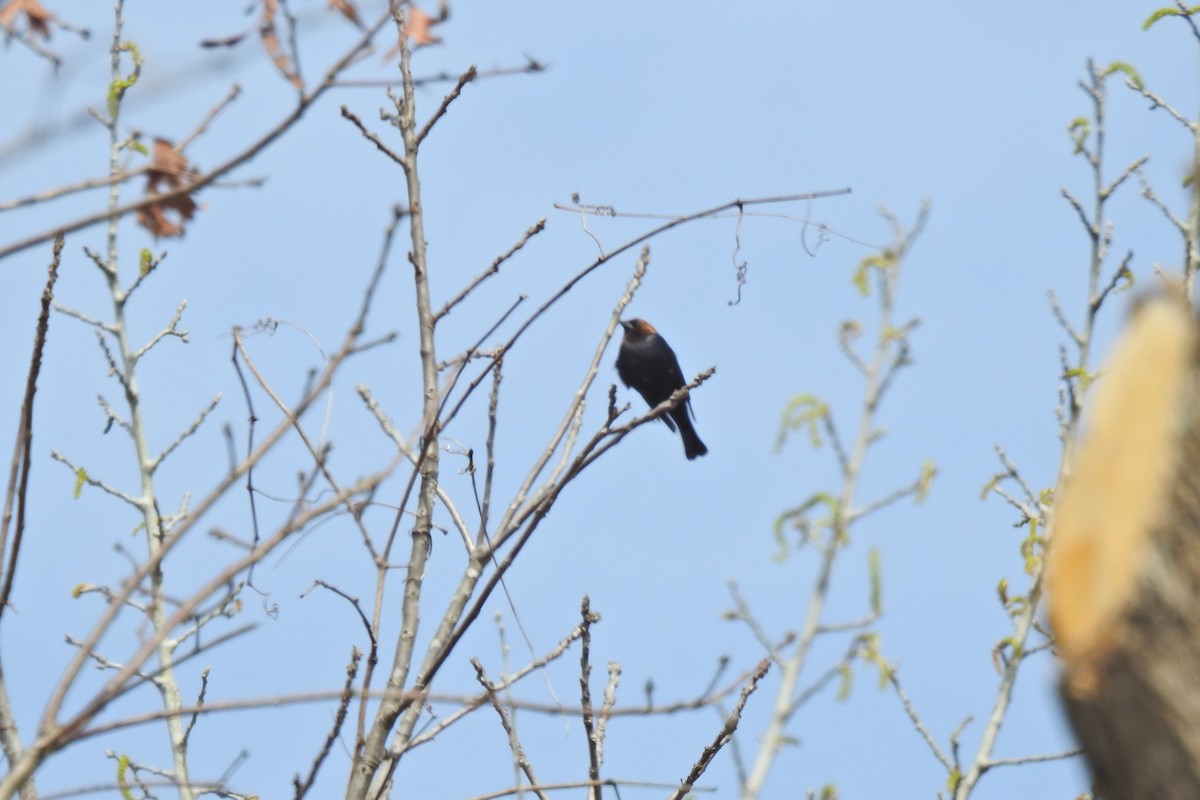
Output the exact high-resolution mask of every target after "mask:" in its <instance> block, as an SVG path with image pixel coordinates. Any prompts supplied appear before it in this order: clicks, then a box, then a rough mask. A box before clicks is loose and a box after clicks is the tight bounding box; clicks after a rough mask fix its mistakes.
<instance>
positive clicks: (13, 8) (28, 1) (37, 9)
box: [0, 0, 54, 39]
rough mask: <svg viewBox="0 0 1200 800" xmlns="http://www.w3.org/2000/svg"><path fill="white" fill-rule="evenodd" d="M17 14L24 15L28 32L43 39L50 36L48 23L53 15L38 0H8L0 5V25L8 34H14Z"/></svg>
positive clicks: (52, 18)
mask: <svg viewBox="0 0 1200 800" xmlns="http://www.w3.org/2000/svg"><path fill="white" fill-rule="evenodd" d="M19 14H24V15H25V24H27V25H28V26H29V32H30V33H32V34H34V35H36V36H41V37H42V38H43V39H49V38H50V23H51V21H53V20H54V15H53V14H52V13H50V12H49V11H47V10H46V9H45V7H43V6H42V4H41V3H39V2H38V0H8V2H7V3H5V4H4V6H3V7H0V26H3V27H4V29H5V30H6V31H8V32H9V33H10V34H15V33H16V32H17V30H16V28H17V16H18V15H19Z"/></svg>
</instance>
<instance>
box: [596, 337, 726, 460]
mask: <svg viewBox="0 0 1200 800" xmlns="http://www.w3.org/2000/svg"><path fill="white" fill-rule="evenodd" d="M621 327H622V328H624V329H625V335H624V336H623V337H622V339H621V350H620V352H619V353H617V374H618V375H620V376H621V380H622V381H624V383H625V385H626V386H628V387H630V388H631V389H635V390H637V393H638V394H640V395H641V396H642V399H643V400H645V401H646V402H647V403H648V404H649V405H650V407H651V408H654V407H655V406H657V405H659V404H661V403H662V402H664V401H665V400H666V399H667V398H669V397H670V396H671V395H672V394H673V393H674V392H675V390H676V389H678V388H679V387H680V386H683V385H684V384H686V383H687V381H685V380H684V379H683V370H681V369H680V368H679V359H678V358H676V356H675V351H674V350H672V349H671V346H670V345H669V344H667V340H666V339H664V338H663V337H662V336H661V335H659V333H658V331H656V330H655V329H654V326H653V325H651V324H650V323H649V322H646V321H645V320H644V319H630V320H622V321H621ZM691 410H692V403H691V400H690V399H688V400H685V401H683V402H682V403H680V404H679V405H677V406H676V407H675V408H673V409H671V410H670V411H669V412H667V414H666V415H664V416H663V417H661V419H662V421H663V422H665V423H667V427H668V428H670V429H671V430H673V431H674V430H678V431H679V437H680V438H681V439H683V452H684V455H686V456H687V457H688V460H689V461H690V460H692V459H693V458H696V457H697V456H702V455H704V454H705V453H707V452H708V448H707V447H705V446H704V442H702V441H700V437H699V436H698V435H697V434H696V429H695V428H694V427H693V426H692V419H691V417H689V416H688V415H689V413H690V412H691Z"/></svg>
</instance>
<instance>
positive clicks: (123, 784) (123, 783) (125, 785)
mask: <svg viewBox="0 0 1200 800" xmlns="http://www.w3.org/2000/svg"><path fill="white" fill-rule="evenodd" d="M128 770H129V756H121V757H120V758H118V759H117V788H119V789H120V790H121V797H122V800H133V792H131V791H130V790H129V779H128V778H127V777H126V776H125V773H126V772H127V771H128Z"/></svg>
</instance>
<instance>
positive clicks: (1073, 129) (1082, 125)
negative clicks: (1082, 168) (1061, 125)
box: [1067, 117, 1091, 155]
mask: <svg viewBox="0 0 1200 800" xmlns="http://www.w3.org/2000/svg"><path fill="white" fill-rule="evenodd" d="M1090 133H1091V123H1090V122H1089V121H1088V119H1087V117H1076V118H1075V119H1073V120H1071V124H1070V125H1068V126H1067V134H1068V135H1069V136H1070V137H1071V142H1072V143H1073V144H1074V145H1075V149H1074V150H1073V151H1072V152H1073V153H1074V154H1075V155H1079V154H1080V153H1082V152H1083V145H1084V144H1085V143H1086V142H1087V138H1088V134H1090Z"/></svg>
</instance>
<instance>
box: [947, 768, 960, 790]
mask: <svg viewBox="0 0 1200 800" xmlns="http://www.w3.org/2000/svg"><path fill="white" fill-rule="evenodd" d="M961 780H962V773H961V772H959V771H958V770H957V769H952V770H950V774H949V775H947V776H946V788H947V789H948V790H949V791H950V793H951V794H954V792H955V791H957V790H958V782H959V781H961Z"/></svg>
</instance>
